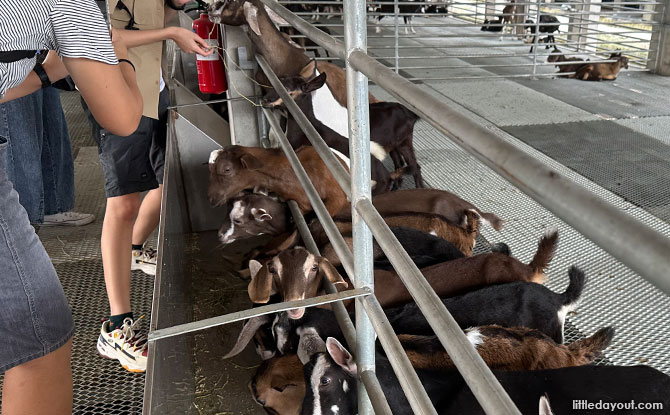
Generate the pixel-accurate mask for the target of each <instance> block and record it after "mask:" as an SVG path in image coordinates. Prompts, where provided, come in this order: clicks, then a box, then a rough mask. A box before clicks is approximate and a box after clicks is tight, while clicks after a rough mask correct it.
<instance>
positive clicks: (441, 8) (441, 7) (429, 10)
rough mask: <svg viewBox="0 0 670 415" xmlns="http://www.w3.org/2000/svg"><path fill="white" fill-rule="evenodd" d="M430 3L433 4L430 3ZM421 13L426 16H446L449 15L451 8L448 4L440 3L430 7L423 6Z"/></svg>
mask: <svg viewBox="0 0 670 415" xmlns="http://www.w3.org/2000/svg"><path fill="white" fill-rule="evenodd" d="M428 3H432V2H431V1H429V2H428ZM420 10H421V13H424V14H439V15H445V14H447V13H449V8H448V3H442V2H439V3H437V4H431V5H430V6H428V5H423V6H421V9H420Z"/></svg>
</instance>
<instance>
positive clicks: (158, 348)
mask: <svg viewBox="0 0 670 415" xmlns="http://www.w3.org/2000/svg"><path fill="white" fill-rule="evenodd" d="M181 15H182V16H181V20H182V22H181V24H182V26H184V27H188V26H189V25H190V21H189V19H188V17H186V16H185V15H183V14H181ZM229 36H230V35H229ZM171 46H172V47H170V46H169V47H168V62H170V63H171V68H170V69H171V70H170V74H171V82H170V90H171V94H172V97H171V98H172V99H171V102H172V104H173V108H172V109H171V110H170V116H169V129H168V139H167V154H166V160H165V180H164V187H163V201H162V206H161V212H162V213H161V218H160V228H159V244H158V247H159V252H158V270H157V273H156V280H155V286H154V298H153V305H152V315H151V327H150V329H151V331H152V332H154V331H156V330H159V329H164V328H166V327H171V326H175V325H178V324H184V323H189V322H193V321H196V320H202V319H205V318H208V317H213V316H216V315H222V314H227V313H230V312H233V311H239V310H245V309H249V308H251V303H250V301H249V299H248V295H247V293H246V287H247V282H246V281H244V280H242V279H240V278H239V277H238V276H237V273H236V272H235V271H236V270H237V269H239V266H240V265H241V264H240V261H239V260H238V259H236V255H235V253H232V254H231V253H228V252H226V253H225V254H226V255H229V257H224V252H223V251H222V250H221V248H220V244H219V241H218V239H217V235H216V231H217V230H218V228H219V226H220V225H221V222H222V218H223V216H224V215H226V213H227V212H226V209H225V207H219V208H212V207H211V206H210V204H209V202H208V199H207V184H208V174H209V170H208V166H207V162H208V159H209V154H210V153H211V151H212V150H215V149H217V148H221V147H222V146H226V145H230V144H231V127H230V124H229V123H228V122H227V121H226V120H224V119H223V118H222V117H221V116H220V115H219V114H218V113H217V112H215V111H214V110H213V109H211V108H210V107H209V106H208V105H204V104H203V100H202V99H201V97H199V96H198V93H197V91H196V89H197V79H196V77H195V76H194V73H193V71H194V70H195V65H194V62H193V61H192V59H193V57H192V56H191V57H188V59H189V60H187V59H186V56H187V55H183V54H182V53H180V52H176V50H175V48H174V45H171ZM182 58H185V59H183V60H182ZM236 75H237V74H235V75H234V76H236ZM239 88H242V87H238V90H239ZM242 90H244V89H242ZM234 94H236V92H235V91H233V92H232V93H231V94H229V96H228V98H234V97H235V96H234ZM228 105H236V106H238V105H239V108H236V111H235V113H236V114H237V115H238V117H237V118H236V119H235V120H234V121H233V122H236V124H237V125H236V127H237V128H243V127H244V122H243V121H242V118H243V115H242V114H241V111H242V110H243V109H244V106H243V105H244V104H241V103H238V102H237V101H235V100H232V101H231V102H229V104H228ZM246 106H247V109H246V111H247V112H248V113H249V116H248V117H247V118H248V119H253V120H254V122H255V119H256V118H255V117H256V116H255V109H254V108H253V106H251V105H250V104H248V103H247V104H246ZM231 121H232V120H231ZM246 128H247V131H249V127H248V126H247V127H246ZM256 131H257V128H252V129H251V130H250V134H248V135H245V137H249V136H252V137H255V139H256V140H257V134H255V132H256ZM238 257H239V255H238ZM239 327H240V325H239V323H238V324H231V325H227V326H221V327H216V328H213V329H209V330H203V331H199V332H196V333H187V334H183V335H179V336H175V337H169V338H165V339H161V340H157V341H153V342H152V344H151V346H150V348H149V356H148V359H149V360H148V365H147V372H146V385H145V396H144V410H143V412H144V414H156V415H158V414H161V415H165V414H186V413H189V414H191V413H193V414H199V413H203V414H204V413H208V414H211V413H235V414H247V413H249V414H251V413H264V412H263V411H262V409H261V407H260V406H258V405H257V404H256V403H255V402H254V401H253V399H252V397H251V394H250V393H249V391H248V389H247V383H248V380H249V378H250V377H251V375H252V374H253V372H254V368H255V365H257V364H258V361H257V360H258V358H257V357H256V355H255V354H254V353H249V354H242V355H240V356H238V357H237V358H235V359H231V360H228V361H222V360H221V359H219V358H218V357H219V356H221V355H223V354H225V353H226V351H227V350H228V349H229V348H230V347H231V346H232V344H233V343H234V342H235V339H236V337H237V333H238V332H239ZM221 411H224V412H221Z"/></svg>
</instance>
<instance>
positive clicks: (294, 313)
mask: <svg viewBox="0 0 670 415" xmlns="http://www.w3.org/2000/svg"><path fill="white" fill-rule="evenodd" d="M286 314H288V317H289V318H290V319H291V320H299V319H301V318H302V316H304V315H305V308H304V307H303V308H294V309H292V310H288V311H287V312H286Z"/></svg>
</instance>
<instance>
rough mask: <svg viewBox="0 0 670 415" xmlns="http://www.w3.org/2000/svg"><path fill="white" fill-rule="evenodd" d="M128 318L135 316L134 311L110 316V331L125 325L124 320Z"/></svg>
mask: <svg viewBox="0 0 670 415" xmlns="http://www.w3.org/2000/svg"><path fill="white" fill-rule="evenodd" d="M126 318H131V319H132V318H133V312H132V311H131V312H129V313H123V314H117V315H115V316H109V331H112V330H114V329H118V328H119V327H121V326H123V320H125V319H126Z"/></svg>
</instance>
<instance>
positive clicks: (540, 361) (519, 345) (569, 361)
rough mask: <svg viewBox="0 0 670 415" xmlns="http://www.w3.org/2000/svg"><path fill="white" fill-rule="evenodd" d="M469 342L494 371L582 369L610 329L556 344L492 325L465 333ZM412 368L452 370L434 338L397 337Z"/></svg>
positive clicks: (605, 340) (517, 329) (528, 331)
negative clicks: (570, 341)
mask: <svg viewBox="0 0 670 415" xmlns="http://www.w3.org/2000/svg"><path fill="white" fill-rule="evenodd" d="M465 334H466V336H467V337H468V340H470V343H472V345H473V346H474V347H475V349H476V350H477V352H478V353H479V355H480V356H481V357H482V359H484V362H486V364H487V365H488V367H490V368H491V369H494V370H496V369H497V370H543V369H560V368H562V367H571V366H582V365H586V364H589V363H591V362H593V360H595V359H596V358H598V357H599V356H600V355H601V354H602V351H603V350H604V349H605V348H606V347H607V346H609V344H610V343H611V342H612V338H613V337H614V329H613V328H612V327H605V328H602V329H600V330H598V331H597V332H596V333H595V334H594V335H592V336H591V337H587V338H585V339H581V340H577V341H575V342H572V343H570V344H567V345H563V344H558V343H556V342H555V341H554V340H552V339H551V337H549V336H547V335H546V334H544V333H542V332H541V331H539V330H533V329H528V328H525V327H512V328H504V327H500V326H496V325H491V326H481V327H473V328H469V329H467V330H465ZM398 339H399V340H400V342H401V343H402V344H403V347H404V348H405V352H406V353H407V356H408V357H409V359H410V361H411V362H412V366H414V367H415V368H421V369H452V368H453V367H454V362H453V361H452V360H451V358H450V357H449V355H448V354H447V352H446V351H445V350H444V348H443V347H442V344H441V343H440V341H439V340H438V339H437V337H436V336H414V335H399V336H398Z"/></svg>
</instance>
